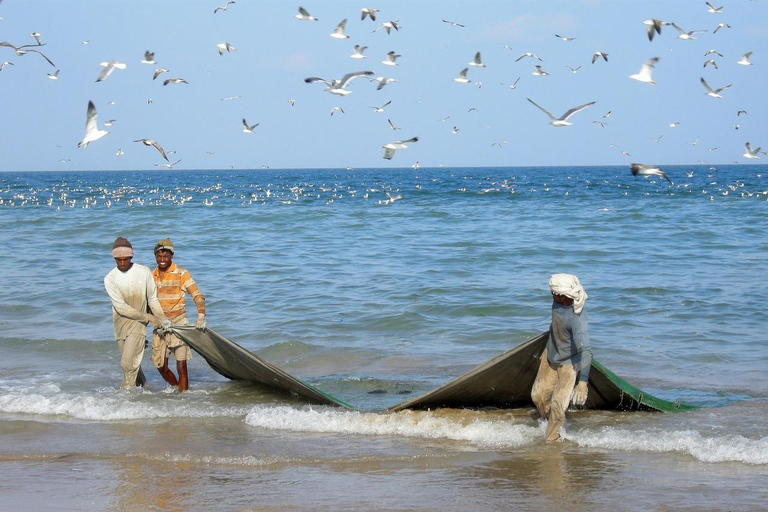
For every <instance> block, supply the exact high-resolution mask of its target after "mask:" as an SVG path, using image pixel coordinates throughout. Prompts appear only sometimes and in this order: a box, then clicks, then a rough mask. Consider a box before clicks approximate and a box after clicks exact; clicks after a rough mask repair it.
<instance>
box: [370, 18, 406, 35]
mask: <svg viewBox="0 0 768 512" xmlns="http://www.w3.org/2000/svg"><path fill="white" fill-rule="evenodd" d="M398 23H400V21H399V20H395V21H385V22H384V23H382V24H381V26H380V27H377V28H376V30H374V32H377V31H378V30H380V29H382V28H383V29H384V30H386V31H387V34H389V33H390V32H391V31H392V29H395V31H398V30H400V25H398Z"/></svg>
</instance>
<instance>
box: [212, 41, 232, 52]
mask: <svg viewBox="0 0 768 512" xmlns="http://www.w3.org/2000/svg"><path fill="white" fill-rule="evenodd" d="M216 49H217V50H218V51H219V55H223V54H224V52H234V51H237V48H235V47H234V46H232V45H231V44H229V43H228V42H226V41H222V42H220V43H216Z"/></svg>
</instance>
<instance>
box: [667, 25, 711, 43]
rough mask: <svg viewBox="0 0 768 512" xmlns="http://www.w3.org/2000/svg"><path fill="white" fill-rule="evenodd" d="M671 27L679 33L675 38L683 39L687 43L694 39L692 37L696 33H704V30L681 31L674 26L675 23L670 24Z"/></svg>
mask: <svg viewBox="0 0 768 512" xmlns="http://www.w3.org/2000/svg"><path fill="white" fill-rule="evenodd" d="M671 25H672V26H673V27H675V30H677V31H678V32H679V34H678V36H677V38H678V39H685V40H687V41H693V40H695V39H696V38H695V37H693V34H696V33H697V32H706V30H690V31H687V32H686V31H685V30H684V29H682V28H680V27H678V26H677V25H675V22H672V23H671Z"/></svg>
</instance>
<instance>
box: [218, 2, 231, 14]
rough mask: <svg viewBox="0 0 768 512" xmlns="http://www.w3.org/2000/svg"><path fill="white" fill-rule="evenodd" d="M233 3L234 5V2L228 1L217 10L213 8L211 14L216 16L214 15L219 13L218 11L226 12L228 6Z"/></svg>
mask: <svg viewBox="0 0 768 512" xmlns="http://www.w3.org/2000/svg"><path fill="white" fill-rule="evenodd" d="M233 3H235V0H228V1H227V3H225V4H224V5H222V6H221V7H217V8H215V9H214V10H213V14H216V13H217V12H219V11H226V10H227V7H229V4H233Z"/></svg>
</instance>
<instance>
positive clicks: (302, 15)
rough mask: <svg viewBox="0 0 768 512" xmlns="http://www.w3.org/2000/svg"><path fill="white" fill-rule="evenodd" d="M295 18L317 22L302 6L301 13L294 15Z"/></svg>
mask: <svg viewBox="0 0 768 512" xmlns="http://www.w3.org/2000/svg"><path fill="white" fill-rule="evenodd" d="M294 18H296V19H297V20H305V21H317V18H315V17H314V16H312V15H311V14H309V12H307V10H306V9H305V8H303V7H301V6H299V13H298V14H296V15H294Z"/></svg>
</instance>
